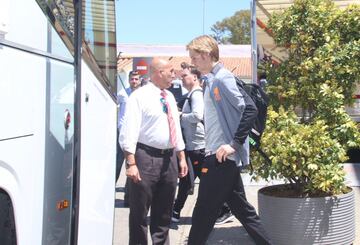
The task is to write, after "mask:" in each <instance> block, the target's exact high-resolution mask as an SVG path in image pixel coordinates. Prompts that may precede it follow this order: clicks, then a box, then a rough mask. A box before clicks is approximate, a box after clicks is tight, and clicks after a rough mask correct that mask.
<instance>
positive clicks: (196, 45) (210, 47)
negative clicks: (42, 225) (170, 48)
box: [186, 35, 219, 62]
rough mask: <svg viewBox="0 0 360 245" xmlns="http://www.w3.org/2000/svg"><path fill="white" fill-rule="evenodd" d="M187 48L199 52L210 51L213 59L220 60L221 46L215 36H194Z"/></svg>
mask: <svg viewBox="0 0 360 245" xmlns="http://www.w3.org/2000/svg"><path fill="white" fill-rule="evenodd" d="M186 50H193V51H195V52H198V53H208V54H210V57H211V58H212V60H213V61H215V62H217V61H219V46H218V44H217V42H216V40H215V39H214V38H212V37H211V36H208V35H202V36H199V37H196V38H194V39H193V40H191V42H189V44H188V45H186Z"/></svg>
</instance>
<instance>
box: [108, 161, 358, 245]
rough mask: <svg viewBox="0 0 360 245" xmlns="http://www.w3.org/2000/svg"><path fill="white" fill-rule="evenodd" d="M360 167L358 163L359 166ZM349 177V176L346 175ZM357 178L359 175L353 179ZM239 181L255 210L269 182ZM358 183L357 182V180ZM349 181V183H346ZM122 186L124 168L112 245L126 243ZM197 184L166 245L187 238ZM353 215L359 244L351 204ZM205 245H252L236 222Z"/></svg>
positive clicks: (223, 227) (178, 244)
mask: <svg viewBox="0 0 360 245" xmlns="http://www.w3.org/2000/svg"><path fill="white" fill-rule="evenodd" d="M359 165H360V164H359ZM350 177H351V178H352V176H350ZM357 177H359V176H357ZM243 180H244V184H245V191H246V196H247V199H248V200H249V202H250V203H251V204H252V205H254V207H255V208H256V209H257V191H258V190H259V189H260V188H261V187H263V186H264V185H269V184H273V183H267V182H259V183H255V182H251V181H250V178H249V175H247V174H243ZM358 181H360V179H359V180H358ZM348 182H351V183H352V182H353V180H348ZM124 184H125V169H122V170H121V175H120V178H119V180H118V183H117V185H116V200H115V222H114V223H115V225H114V239H113V245H126V244H128V242H129V236H128V216H129V209H128V208H124V207H123V200H124V199H123V197H124ZM198 186H199V184H198V183H196V186H195V191H194V195H190V196H189V197H188V199H187V201H186V203H185V207H184V208H183V210H182V211H181V218H180V222H179V223H178V224H172V226H171V229H170V244H172V245H183V244H187V238H188V235H189V231H190V227H191V215H192V211H193V207H194V205H195V202H196V198H197V195H196V194H197V188H198ZM354 190H355V202H356V203H360V188H359V187H355V188H354ZM355 209H356V210H355V215H356V218H355V220H356V234H355V241H354V243H353V244H354V245H355V244H360V205H355ZM148 241H149V244H151V238H150V236H148ZM207 244H209V245H217V244H223V245H238V244H242V245H254V244H255V243H254V242H253V241H252V240H251V238H250V237H249V235H248V234H247V232H246V231H245V229H244V228H243V226H242V225H241V223H240V222H239V221H237V220H236V219H234V221H233V222H229V223H227V224H223V225H218V226H215V227H214V229H213V231H212V233H211V234H210V237H209V239H208V243H207Z"/></svg>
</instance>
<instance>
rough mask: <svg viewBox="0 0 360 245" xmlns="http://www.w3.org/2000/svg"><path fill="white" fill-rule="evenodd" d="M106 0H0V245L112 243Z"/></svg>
mask: <svg viewBox="0 0 360 245" xmlns="http://www.w3.org/2000/svg"><path fill="white" fill-rule="evenodd" d="M116 64H117V62H116V39H115V1H114V0H112V1H111V0H82V1H78V0H74V1H73V0H0V113H1V123H0V244H2V245H7V244H11V245H12V244H19V245H29V244H30V245H39V244H44V245H45V244H46V245H47V244H61V245H62V244H86V245H89V244H112V240H113V223H114V222H113V220H114V197H115V157H116V115H117V113H116V100H115V97H114V94H115V91H116V79H115V76H116Z"/></svg>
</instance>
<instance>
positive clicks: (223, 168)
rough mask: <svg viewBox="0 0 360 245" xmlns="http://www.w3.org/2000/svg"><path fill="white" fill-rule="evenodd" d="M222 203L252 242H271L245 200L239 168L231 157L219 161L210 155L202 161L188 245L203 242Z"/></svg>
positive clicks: (259, 244) (251, 207) (260, 244)
mask: <svg viewBox="0 0 360 245" xmlns="http://www.w3.org/2000/svg"><path fill="white" fill-rule="evenodd" d="M225 202H226V203H227V204H228V205H229V207H230V209H231V212H232V213H233V214H234V215H235V217H236V218H237V219H238V220H239V221H240V222H241V223H242V224H243V226H244V228H245V229H246V231H247V232H248V233H249V235H250V236H251V237H252V238H253V239H254V241H255V243H256V244H258V245H263V244H264V245H267V244H271V241H270V238H269V237H268V236H267V234H266V232H265V230H264V227H263V226H262V224H261V222H260V219H259V216H258V215H257V214H256V210H255V208H254V207H253V206H252V205H251V204H250V203H249V202H248V201H247V200H246V196H245V190H244V185H243V182H242V179H241V175H240V168H239V167H237V166H236V164H235V162H234V161H231V160H226V161H225V162H223V163H219V162H218V161H217V159H216V156H215V154H213V155H210V156H207V157H206V158H205V163H204V164H203V169H202V176H201V179H200V187H199V193H198V199H197V202H196V205H195V209H194V212H193V216H192V226H191V230H190V234H189V239H188V244H189V245H203V244H205V243H206V241H207V239H208V236H209V234H210V232H211V231H212V229H213V227H214V224H215V221H216V219H217V217H218V214H219V210H220V208H221V207H222V205H223V203H225Z"/></svg>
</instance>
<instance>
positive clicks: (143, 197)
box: [129, 147, 179, 245]
mask: <svg viewBox="0 0 360 245" xmlns="http://www.w3.org/2000/svg"><path fill="white" fill-rule="evenodd" d="M135 160H136V165H137V167H138V169H139V173H140V177H141V179H142V180H141V181H140V182H138V183H134V182H133V181H132V180H130V179H129V204H130V214H129V233H130V234H129V244H130V245H135V244H136V245H138V244H141V245H145V244H148V242H147V230H148V228H147V220H146V216H147V214H148V211H149V208H150V207H151V213H150V233H151V238H152V242H153V244H157V245H161V244H169V237H168V236H169V227H170V222H171V212H172V205H173V202H174V197H175V190H176V184H177V177H178V172H179V170H178V165H177V161H176V154H175V151H173V152H171V153H165V154H158V153H156V154H154V153H152V152H151V151H148V150H144V149H141V148H139V147H137V150H136V153H135Z"/></svg>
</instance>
